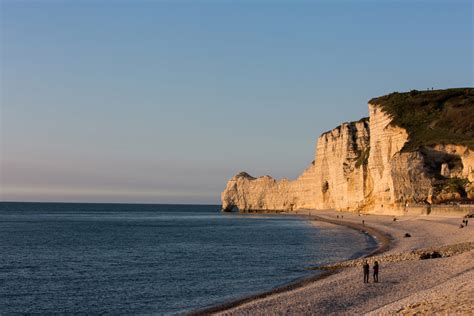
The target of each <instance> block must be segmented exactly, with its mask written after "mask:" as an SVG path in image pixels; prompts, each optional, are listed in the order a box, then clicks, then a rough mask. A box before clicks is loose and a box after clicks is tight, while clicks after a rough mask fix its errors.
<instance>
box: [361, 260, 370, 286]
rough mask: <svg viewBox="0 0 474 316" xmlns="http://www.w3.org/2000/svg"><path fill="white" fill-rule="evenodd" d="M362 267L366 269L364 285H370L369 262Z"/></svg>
mask: <svg viewBox="0 0 474 316" xmlns="http://www.w3.org/2000/svg"><path fill="white" fill-rule="evenodd" d="M362 267H363V268H364V283H369V264H368V263H367V261H365V262H364V265H363V266H362Z"/></svg>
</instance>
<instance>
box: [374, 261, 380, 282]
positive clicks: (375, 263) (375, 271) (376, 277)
mask: <svg viewBox="0 0 474 316" xmlns="http://www.w3.org/2000/svg"><path fill="white" fill-rule="evenodd" d="M374 282H375V283H377V282H379V263H378V262H377V261H375V262H374Z"/></svg>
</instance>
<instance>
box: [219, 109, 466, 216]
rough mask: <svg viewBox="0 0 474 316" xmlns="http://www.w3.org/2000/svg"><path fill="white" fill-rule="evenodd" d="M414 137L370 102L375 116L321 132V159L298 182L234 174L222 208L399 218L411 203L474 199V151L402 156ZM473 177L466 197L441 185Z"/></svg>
mask: <svg viewBox="0 0 474 316" xmlns="http://www.w3.org/2000/svg"><path fill="white" fill-rule="evenodd" d="M408 140H409V134H408V132H407V131H406V130H405V129H403V128H401V127H398V126H395V125H394V124H392V117H391V115H389V114H387V113H386V112H384V110H383V108H382V107H381V106H379V105H377V104H370V103H369V118H366V119H362V120H360V121H358V122H351V123H343V124H342V125H340V126H338V127H337V128H335V129H333V130H332V131H329V132H326V133H324V134H322V135H321V136H320V137H319V139H318V141H317V145H316V151H315V157H314V161H313V162H312V163H311V164H310V165H309V166H308V167H307V168H306V170H305V171H304V172H303V173H302V174H301V175H300V176H299V177H298V178H297V179H296V180H292V181H290V180H287V179H282V180H279V181H277V180H275V179H273V178H272V177H270V176H264V177H259V178H254V177H252V176H250V175H248V174H247V173H245V172H241V173H239V174H237V175H235V176H234V177H232V178H231V179H230V180H229V181H228V183H227V186H226V188H225V190H224V191H223V192H222V195H221V199H222V209H223V210H224V211H231V210H234V209H238V210H240V211H244V212H245V211H295V210H302V209H337V210H348V211H360V212H366V213H386V214H390V213H392V214H394V213H397V212H399V211H400V210H401V209H403V208H404V207H405V205H406V203H439V202H443V201H448V200H449V201H453V200H459V199H473V198H474V189H473V187H472V185H471V184H469V181H471V182H473V181H474V152H473V151H471V150H469V149H468V148H467V147H466V146H462V145H454V144H453V145H451V144H447V145H441V144H438V145H434V146H424V147H423V148H419V149H417V150H411V151H403V150H402V148H403V147H404V145H405V144H406V142H407V141H408ZM438 175H442V177H443V179H445V182H446V179H449V178H453V179H466V181H465V182H464V184H465V187H464V188H463V190H464V192H465V194H461V193H458V192H451V191H449V190H448V191H446V190H444V189H443V188H442V187H440V186H439V185H437V179H438V177H437V176H438Z"/></svg>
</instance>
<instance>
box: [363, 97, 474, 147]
mask: <svg viewBox="0 0 474 316" xmlns="http://www.w3.org/2000/svg"><path fill="white" fill-rule="evenodd" d="M369 103H371V104H377V105H380V106H381V107H382V109H383V111H384V112H386V113H388V114H389V115H391V116H392V118H393V121H392V124H394V125H396V126H400V127H403V128H404V129H406V130H407V132H408V134H409V140H408V142H407V143H406V144H405V147H404V148H403V150H404V151H411V150H415V149H417V148H419V147H421V146H430V145H435V144H457V145H465V146H467V147H469V148H470V149H472V150H474V88H457V89H446V90H428V91H417V90H412V91H410V92H406V93H399V92H394V93H391V94H389V95H386V96H382V97H378V98H374V99H372V100H370V101H369Z"/></svg>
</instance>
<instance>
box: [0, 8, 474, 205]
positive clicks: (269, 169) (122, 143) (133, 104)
mask: <svg viewBox="0 0 474 316" xmlns="http://www.w3.org/2000/svg"><path fill="white" fill-rule="evenodd" d="M473 15H474V14H473V2H472V1H452V0H450V1H448V0H446V1H419V2H416V1H323V2H321V1H320V2H316V1H304V2H302V1H290V0H288V1H131V0H130V1H105V0H102V1H99V0H98V1H60V0H58V1H7V0H2V1H1V152H0V158H1V174H0V182H1V183H0V184H1V199H2V200H22V201H89V202H145V203H152V202H157V203H219V202H220V197H219V195H220V192H221V191H222V190H223V188H224V187H225V184H226V181H227V180H228V179H229V178H230V177H231V176H232V175H234V174H235V173H237V172H239V171H241V170H246V171H248V172H249V173H251V174H252V175H255V176H258V175H265V174H271V175H273V176H275V177H277V178H281V177H288V178H295V177H296V176H297V175H298V174H299V173H300V172H301V171H302V170H303V169H304V168H305V167H306V166H307V165H308V164H309V163H310V162H311V160H313V151H314V146H315V142H316V139H317V137H318V136H319V135H320V134H321V133H322V132H324V131H326V130H329V129H332V128H334V127H336V126H337V125H339V124H340V123H341V122H344V121H351V120H358V119H359V118H361V117H363V116H367V101H368V100H369V99H370V98H372V97H375V96H379V95H383V94H386V93H390V92H392V91H406V90H411V89H426V88H428V87H430V88H431V87H435V88H448V87H461V86H464V87H465V86H473Z"/></svg>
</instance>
